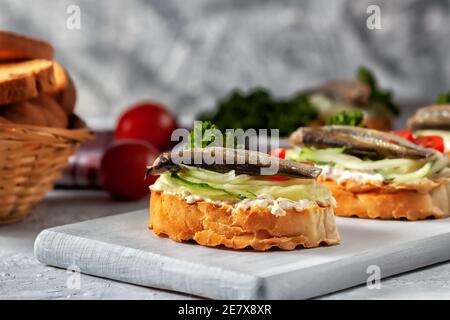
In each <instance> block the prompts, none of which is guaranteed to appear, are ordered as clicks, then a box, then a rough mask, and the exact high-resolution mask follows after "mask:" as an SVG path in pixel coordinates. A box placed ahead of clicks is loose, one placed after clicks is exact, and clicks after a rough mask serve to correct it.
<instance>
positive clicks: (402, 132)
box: [391, 130, 414, 142]
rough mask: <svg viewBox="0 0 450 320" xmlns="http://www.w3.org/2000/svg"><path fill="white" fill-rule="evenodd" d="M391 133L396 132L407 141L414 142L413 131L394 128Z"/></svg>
mask: <svg viewBox="0 0 450 320" xmlns="http://www.w3.org/2000/svg"><path fill="white" fill-rule="evenodd" d="M391 133H393V134H396V135H398V136H400V137H402V138H404V139H406V140H408V141H411V142H414V137H413V133H412V132H411V131H409V130H394V131H391Z"/></svg>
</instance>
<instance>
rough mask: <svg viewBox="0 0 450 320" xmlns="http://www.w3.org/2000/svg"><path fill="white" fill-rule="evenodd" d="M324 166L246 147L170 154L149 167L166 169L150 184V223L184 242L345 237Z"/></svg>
mask: <svg viewBox="0 0 450 320" xmlns="http://www.w3.org/2000/svg"><path fill="white" fill-rule="evenodd" d="M211 159H214V161H210V160H211ZM274 168H275V170H272V169H274ZM320 172H321V169H320V168H318V167H315V166H311V165H306V164H301V163H297V162H293V161H287V160H284V159H280V158H276V157H271V156H269V155H267V154H264V153H260V152H256V151H249V150H244V149H232V148H220V147H206V148H191V149H183V150H178V151H172V152H169V153H163V154H162V155H160V156H159V157H158V158H157V159H156V160H155V162H154V163H153V165H152V166H150V167H148V171H147V174H150V175H160V176H159V178H158V179H157V180H156V182H155V183H154V184H153V185H152V186H151V187H150V190H151V197H150V224H149V227H150V228H151V229H153V232H154V233H155V234H156V235H159V236H163V235H165V236H168V237H169V238H170V239H172V240H175V241H178V242H181V241H188V240H193V241H195V242H197V243H198V244H200V245H204V246H219V245H223V246H225V247H228V248H232V249H243V248H246V247H251V248H253V249H254V250H258V251H265V250H268V249H270V248H272V247H276V248H280V249H284V250H292V249H294V248H296V247H297V246H302V247H306V248H312V247H317V246H319V245H321V244H325V245H333V244H337V243H339V241H340V237H339V234H338V231H337V228H336V223H335V218H334V214H333V207H334V204H335V203H334V199H333V197H332V195H331V193H330V191H329V190H328V189H327V188H326V187H325V186H324V185H322V184H319V183H317V182H316V180H315V178H317V177H318V176H319V174H320Z"/></svg>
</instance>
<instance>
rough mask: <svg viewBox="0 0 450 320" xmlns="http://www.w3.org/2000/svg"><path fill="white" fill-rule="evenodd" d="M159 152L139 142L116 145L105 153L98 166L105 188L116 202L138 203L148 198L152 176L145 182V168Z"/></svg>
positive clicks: (123, 142)
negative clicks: (133, 201)
mask: <svg viewBox="0 0 450 320" xmlns="http://www.w3.org/2000/svg"><path fill="white" fill-rule="evenodd" d="M158 154H159V151H158V150H157V149H156V148H155V147H153V146H152V145H151V144H149V143H147V142H144V141H140V140H121V141H116V142H115V143H113V145H112V146H111V147H110V148H109V149H108V150H107V151H106V152H105V154H104V155H103V157H102V160H101V164H100V176H101V179H102V182H103V186H104V188H105V189H106V190H107V191H108V192H109V194H110V195H111V196H112V197H113V198H114V199H117V200H125V201H130V200H139V199H141V198H143V197H145V196H146V195H147V194H149V190H148V187H149V185H151V184H153V182H155V180H156V178H157V177H155V176H151V177H150V178H149V179H148V180H147V181H145V180H144V176H145V170H146V167H147V166H148V165H150V164H152V163H153V161H154V160H155V159H156V158H157V157H158Z"/></svg>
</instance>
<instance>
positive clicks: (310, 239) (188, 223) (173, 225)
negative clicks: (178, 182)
mask: <svg viewBox="0 0 450 320" xmlns="http://www.w3.org/2000/svg"><path fill="white" fill-rule="evenodd" d="M150 212H151V213H150V223H149V227H150V228H151V229H153V232H154V233H155V234H156V235H159V236H163V235H166V236H168V237H169V238H171V239H172V240H175V241H178V242H181V241H188V240H194V241H195V242H197V243H198V244H201V245H204V246H219V245H224V246H225V247H228V248H232V249H244V248H246V247H252V248H253V249H255V250H258V251H265V250H269V249H270V248H272V247H277V248H280V249H284V250H292V249H295V248H296V247H297V246H302V247H305V248H313V247H318V246H319V245H321V244H327V245H333V244H338V243H339V242H340V236H339V233H338V231H337V227H336V222H335V217H334V214H333V209H332V208H330V207H327V208H322V207H319V206H315V207H313V208H308V209H306V210H304V211H302V212H296V211H295V210H288V211H287V214H286V215H285V216H275V215H273V214H271V213H270V211H269V210H268V209H265V208H259V207H252V208H250V209H248V210H246V211H243V210H238V211H237V212H236V213H232V212H231V210H230V208H229V207H227V206H221V207H218V206H216V205H215V204H213V203H210V202H206V201H198V202H196V203H194V204H188V203H187V202H186V201H185V200H184V199H183V198H180V197H178V196H174V195H170V194H166V193H161V192H155V191H152V192H151V197H150Z"/></svg>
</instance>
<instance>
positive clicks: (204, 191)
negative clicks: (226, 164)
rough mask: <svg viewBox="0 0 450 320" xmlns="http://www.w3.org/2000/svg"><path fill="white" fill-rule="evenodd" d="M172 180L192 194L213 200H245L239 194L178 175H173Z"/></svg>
mask: <svg viewBox="0 0 450 320" xmlns="http://www.w3.org/2000/svg"><path fill="white" fill-rule="evenodd" d="M170 178H171V179H173V180H174V182H175V183H176V184H178V185H179V186H182V187H185V188H186V189H187V190H189V191H191V193H192V194H195V195H198V196H202V197H206V198H211V199H217V198H220V199H234V200H242V199H243V198H245V197H242V196H241V195H239V194H234V193H231V192H229V191H227V190H224V189H219V188H215V187H212V186H210V185H209V184H207V183H203V182H201V183H199V182H193V181H189V180H187V179H184V178H182V177H180V176H179V175H178V174H176V173H172V174H171V175H170Z"/></svg>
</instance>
